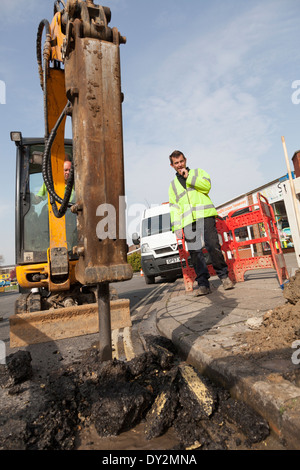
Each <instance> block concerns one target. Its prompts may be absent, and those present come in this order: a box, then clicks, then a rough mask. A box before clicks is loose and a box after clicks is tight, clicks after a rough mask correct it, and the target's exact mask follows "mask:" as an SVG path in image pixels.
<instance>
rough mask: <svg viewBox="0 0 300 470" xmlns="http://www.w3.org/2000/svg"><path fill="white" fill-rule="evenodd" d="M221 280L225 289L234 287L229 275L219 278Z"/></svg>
mask: <svg viewBox="0 0 300 470" xmlns="http://www.w3.org/2000/svg"><path fill="white" fill-rule="evenodd" d="M221 281H222V285H223V287H224V289H225V290H229V289H233V288H234V285H233V282H232V280H231V279H230V278H229V277H225V278H224V279H221Z"/></svg>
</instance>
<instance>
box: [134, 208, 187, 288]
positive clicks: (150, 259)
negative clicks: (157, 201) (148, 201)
mask: <svg viewBox="0 0 300 470" xmlns="http://www.w3.org/2000/svg"><path fill="white" fill-rule="evenodd" d="M132 241H133V243H134V244H135V245H139V244H140V246H141V265H142V270H143V273H144V276H145V282H146V284H153V283H154V282H155V277H158V276H161V277H165V278H167V279H170V280H174V279H176V277H177V276H178V275H182V269H181V264H180V258H179V252H178V248H177V241H176V236H175V234H174V233H173V232H172V230H171V220H170V208H169V204H168V203H165V204H162V205H160V206H157V207H152V208H150V209H146V210H145V211H144V213H143V216H142V220H141V225H140V235H139V234H137V233H134V234H133V235H132Z"/></svg>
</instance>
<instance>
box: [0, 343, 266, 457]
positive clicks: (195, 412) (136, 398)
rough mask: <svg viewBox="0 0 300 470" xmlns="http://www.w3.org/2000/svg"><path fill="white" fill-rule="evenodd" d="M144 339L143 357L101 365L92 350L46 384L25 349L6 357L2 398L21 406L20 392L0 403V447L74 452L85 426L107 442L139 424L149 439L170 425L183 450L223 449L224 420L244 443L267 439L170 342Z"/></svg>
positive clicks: (259, 425)
mask: <svg viewBox="0 0 300 470" xmlns="http://www.w3.org/2000/svg"><path fill="white" fill-rule="evenodd" d="M147 341H148V350H147V352H145V353H143V354H141V355H140V356H138V357H136V358H134V359H132V360H131V361H128V362H122V361H117V360H112V361H107V362H104V363H101V362H100V360H99V351H98V349H95V348H91V349H89V350H88V351H86V353H85V354H84V355H83V356H82V358H81V360H80V361H78V362H76V363H75V364H73V365H72V366H67V367H63V368H60V369H58V370H56V371H50V372H49V374H48V377H47V381H46V383H45V381H43V382H39V378H38V377H34V373H33V371H32V370H31V369H30V354H29V353H28V352H21V351H19V352H17V353H15V354H14V355H11V356H10V357H9V358H8V360H7V365H6V366H4V365H2V366H1V369H0V387H1V389H2V392H1V393H2V396H3V400H5V399H7V397H9V396H11V397H17V398H18V400H19V402H18V403H20V401H21V402H22V394H24V400H23V406H20V405H18V406H19V408H18V406H15V405H12V406H13V408H11V409H8V408H7V406H8V405H7V402H6V410H5V413H3V414H2V416H1V417H0V429H1V431H0V449H5V450H7V449H25V450H43V449H45V450H46V449H51V450H55V449H57V450H59V449H63V450H70V449H76V445H77V444H76V442H77V443H78V436H80V430H82V429H83V428H84V427H86V426H91V425H93V426H95V428H96V430H97V433H98V435H99V436H100V437H107V436H117V435H119V434H120V433H122V432H124V431H127V430H130V429H132V428H133V427H134V426H135V425H137V424H138V423H140V422H144V423H145V427H144V429H145V434H146V439H147V440H151V439H153V438H155V437H157V436H160V435H162V434H163V433H164V432H166V431H167V430H168V429H169V428H170V427H171V426H173V428H174V429H175V431H176V433H177V435H178V439H179V441H180V443H181V444H180V448H182V449H186V448H189V447H191V446H192V448H199V449H209V448H223V449H226V441H227V439H228V438H229V436H230V435H231V433H232V430H231V428H230V427H229V426H227V425H226V423H225V420H227V422H229V423H234V424H235V426H236V427H237V428H238V429H240V430H241V431H242V432H243V433H244V435H245V436H246V439H247V440H248V442H249V445H251V444H252V443H255V442H260V441H261V440H263V439H265V438H266V437H267V436H268V434H269V427H268V424H267V423H266V422H265V421H264V420H263V419H262V418H261V417H260V416H258V415H257V414H256V413H254V412H253V411H252V410H251V409H248V407H247V406H246V405H243V404H241V403H239V402H237V401H235V400H233V399H232V398H231V397H230V395H229V393H228V392H225V391H224V390H219V389H217V388H215V386H213V385H212V384H211V383H210V382H209V381H208V380H207V379H205V378H203V377H200V376H199V374H198V373H197V372H196V370H195V369H194V368H192V367H191V366H189V365H187V364H185V363H181V362H179V361H178V360H177V359H176V356H175V354H174V350H173V345H172V343H171V342H169V341H168V340H166V339H165V338H162V337H148V340H147ZM22 363H23V364H24V367H22ZM20 370H23V372H24V374H23V376H21V373H20ZM5 393H6V398H5V396H4V395H5ZM24 402H26V405H25V403H24ZM12 404H13V401H12ZM24 405H25V406H24ZM208 425H210V430H209V431H208ZM213 427H215V428H216V430H217V434H216V436H217V437H215V438H214V439H212V436H211V429H213ZM220 430H221V433H220Z"/></svg>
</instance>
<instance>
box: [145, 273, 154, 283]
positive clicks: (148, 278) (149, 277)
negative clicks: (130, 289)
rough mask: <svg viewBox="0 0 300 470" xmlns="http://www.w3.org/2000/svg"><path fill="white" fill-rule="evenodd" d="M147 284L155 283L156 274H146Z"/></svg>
mask: <svg viewBox="0 0 300 470" xmlns="http://www.w3.org/2000/svg"><path fill="white" fill-rule="evenodd" d="M144 277H145V282H146V284H155V277H154V276H146V275H145V276H144Z"/></svg>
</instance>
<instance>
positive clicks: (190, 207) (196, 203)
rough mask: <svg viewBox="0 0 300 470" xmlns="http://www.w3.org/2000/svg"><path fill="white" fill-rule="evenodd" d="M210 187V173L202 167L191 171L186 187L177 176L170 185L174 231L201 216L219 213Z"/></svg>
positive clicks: (170, 203) (170, 204)
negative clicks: (211, 195) (211, 196)
mask: <svg viewBox="0 0 300 470" xmlns="http://www.w3.org/2000/svg"><path fill="white" fill-rule="evenodd" d="M210 188H211V182H210V177H209V174H208V173H206V172H205V171H204V170H201V169H200V168H199V169H197V170H190V171H189V175H188V177H187V179H186V189H184V187H183V186H182V185H181V184H180V182H179V180H178V178H177V176H176V178H175V179H174V180H173V181H172V182H171V184H170V186H169V206H170V215H171V227H172V231H173V232H175V231H176V230H180V229H182V228H184V227H186V226H187V225H189V224H191V223H192V222H195V221H196V220H198V219H200V218H204V217H211V216H215V217H216V216H217V215H218V213H217V211H216V209H215V206H214V205H213V203H212V201H211V199H210V197H209V196H208V193H209V191H210Z"/></svg>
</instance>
